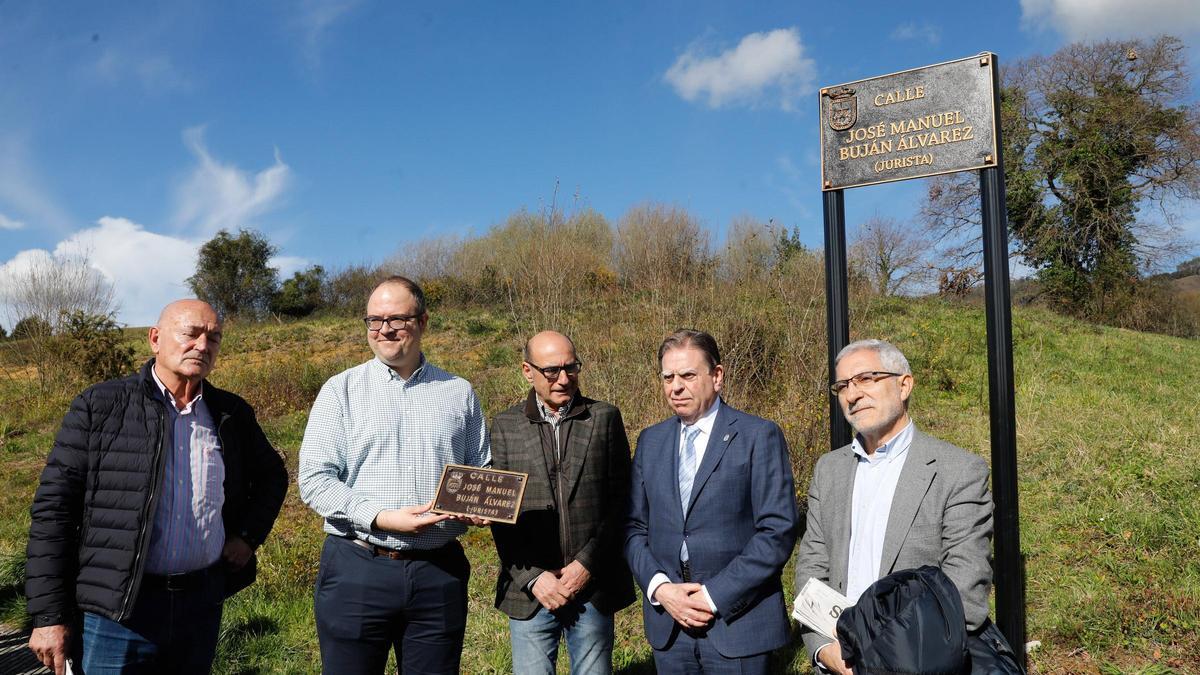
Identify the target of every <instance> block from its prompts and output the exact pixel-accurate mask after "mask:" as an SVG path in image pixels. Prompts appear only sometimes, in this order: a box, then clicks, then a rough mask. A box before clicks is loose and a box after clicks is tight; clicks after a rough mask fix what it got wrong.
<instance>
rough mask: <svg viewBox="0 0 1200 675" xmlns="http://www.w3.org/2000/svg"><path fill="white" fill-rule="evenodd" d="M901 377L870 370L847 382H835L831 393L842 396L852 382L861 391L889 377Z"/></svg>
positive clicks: (882, 371)
mask: <svg viewBox="0 0 1200 675" xmlns="http://www.w3.org/2000/svg"><path fill="white" fill-rule="evenodd" d="M900 375H901V374H900V373H889V372H887V371H884V370H868V371H867V372H865V373H859V374H857V375H855V376H853V377H850V378H847V379H845V380H838V381H836V382H834V383H833V384H831V385H829V391H831V392H833V393H834V394H835V395H836V394H841V393H842V392H843V391H845V390H846V387H849V386H850V383H851V382H853V383H854V385H855V386H857V387H858V388H859V389H862V388H863V387H864V386H866V385H868V384H875V383H876V382H879V381H880V380H886V379H887V378H889V377H900Z"/></svg>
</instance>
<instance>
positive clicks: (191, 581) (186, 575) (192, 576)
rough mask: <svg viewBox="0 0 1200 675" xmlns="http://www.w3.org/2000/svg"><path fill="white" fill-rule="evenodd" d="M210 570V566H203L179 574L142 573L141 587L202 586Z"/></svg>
mask: <svg viewBox="0 0 1200 675" xmlns="http://www.w3.org/2000/svg"><path fill="white" fill-rule="evenodd" d="M212 570H213V568H212V567H205V568H204V569H199V570H195V571H192V572H183V573H180V574H144V575H142V587H143V588H155V589H158V590H164V591H188V590H192V589H195V588H200V587H201V586H203V585H204V583H205V581H207V580H208V577H209V575H210V574H211V573H212Z"/></svg>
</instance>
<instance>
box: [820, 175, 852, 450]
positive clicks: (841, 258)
mask: <svg viewBox="0 0 1200 675" xmlns="http://www.w3.org/2000/svg"><path fill="white" fill-rule="evenodd" d="M824 202H825V332H826V334H827V335H828V336H829V372H830V374H832V373H833V372H834V368H833V359H834V357H836V356H837V353H838V352H840V351H842V347H845V346H846V345H848V344H850V293H849V291H848V290H847V287H846V277H847V273H848V272H849V269H848V266H847V264H846V196H845V191H844V190H829V191H828V192H826V193H825V194H824ZM830 379H832V378H830ZM849 442H850V427H849V425H848V424H846V418H845V416H843V415H842V407H841V406H840V405H839V404H838V400H837V397H836V396H833V395H830V397H829V444H830V445H831V446H832V447H834V448H840V447H842V446H843V445H846V444H847V443H849Z"/></svg>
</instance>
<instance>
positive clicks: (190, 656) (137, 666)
mask: <svg viewBox="0 0 1200 675" xmlns="http://www.w3.org/2000/svg"><path fill="white" fill-rule="evenodd" d="M159 579H161V577H160V578H159ZM224 599H225V574H224V573H223V572H222V571H220V569H219V568H216V567H214V568H212V569H211V570H210V571H209V572H207V573H202V574H200V575H198V576H197V577H194V578H192V579H191V580H190V581H189V583H188V584H186V586H184V587H181V588H174V587H167V586H166V585H163V584H159V583H156V582H155V580H154V579H152V578H150V577H146V578H145V579H143V581H142V587H141V590H140V591H139V593H138V597H137V601H136V602H135V603H134V606H133V612H132V613H131V614H130V616H129V618H127V619H126V620H125V621H123V622H121V623H117V622H116V621H112V620H110V619H106V618H104V617H102V616H100V615H98V614H92V613H91V612H87V613H85V614H84V615H83V639H82V647H83V655H82V658H80V660H79V661H78V667H77V668H75V672H76V673H77V674H79V675H137V674H139V673H146V674H150V673H170V674H171V675H185V674H190V673H197V674H199V673H208V672H210V671H211V670H212V662H213V656H214V655H215V654H216V651H217V635H218V633H219V631H220V628H221V608H222V604H221V603H222V602H223V601H224Z"/></svg>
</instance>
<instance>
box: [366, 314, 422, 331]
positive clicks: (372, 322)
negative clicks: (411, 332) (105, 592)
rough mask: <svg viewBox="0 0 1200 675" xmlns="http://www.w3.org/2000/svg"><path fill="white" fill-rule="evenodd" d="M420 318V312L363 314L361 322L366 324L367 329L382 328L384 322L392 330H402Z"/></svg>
mask: <svg viewBox="0 0 1200 675" xmlns="http://www.w3.org/2000/svg"><path fill="white" fill-rule="evenodd" d="M420 318H421V315H420V314H410V315H408V316H364V317H363V323H365V324H367V329H368V330H383V324H385V323H386V324H387V326H388V328H391V329H392V330H402V329H404V328H408V327H409V326H411V325H412V324H413V323H414V322H416V320H417V319H420Z"/></svg>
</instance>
